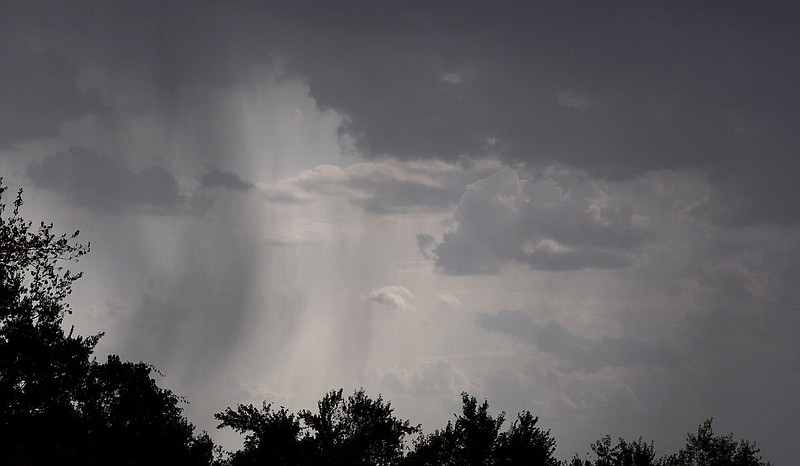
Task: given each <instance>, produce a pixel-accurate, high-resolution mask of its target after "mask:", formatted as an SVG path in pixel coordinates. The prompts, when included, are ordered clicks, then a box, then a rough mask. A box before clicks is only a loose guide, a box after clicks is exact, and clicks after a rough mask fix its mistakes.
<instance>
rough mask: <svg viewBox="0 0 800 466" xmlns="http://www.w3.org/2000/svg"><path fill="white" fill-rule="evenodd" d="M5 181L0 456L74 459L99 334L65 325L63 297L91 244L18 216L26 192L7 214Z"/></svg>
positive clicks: (0, 208)
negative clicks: (69, 266)
mask: <svg viewBox="0 0 800 466" xmlns="http://www.w3.org/2000/svg"><path fill="white" fill-rule="evenodd" d="M7 189H8V188H6V187H5V186H3V185H2V182H1V181H0V438H2V439H3V441H4V443H5V445H7V446H8V447H7V448H4V449H2V451H0V463H4V464H14V463H21V462H32V463H34V464H47V463H49V462H54V461H55V460H56V459H62V460H69V459H71V458H76V455H78V453H79V451H78V450H79V448H80V446H81V445H84V444H85V442H86V435H87V432H86V431H85V429H74V428H69V429H64V428H63V427H64V426H75V425H80V424H81V423H82V419H81V413H80V410H79V409H78V408H77V407H76V404H75V402H76V400H78V398H79V392H80V391H81V390H82V389H83V388H84V384H85V382H86V374H87V373H88V370H89V366H90V359H89V357H90V355H91V353H92V350H93V349H94V346H95V344H96V343H97V340H98V339H99V337H100V336H99V335H95V336H92V337H88V338H83V337H80V336H73V334H72V332H71V331H70V333H69V334H66V333H65V332H64V329H63V328H62V323H63V319H64V315H65V314H67V313H69V312H70V309H69V305H68V304H67V303H66V302H65V301H64V299H65V298H66V297H67V296H68V295H69V293H70V292H71V289H72V283H73V282H74V281H75V280H77V279H78V278H80V276H81V274H80V273H72V272H70V271H69V270H64V268H63V267H62V266H61V263H62V262H65V261H74V260H77V259H78V258H80V257H81V256H83V255H84V254H86V252H88V250H89V247H88V246H83V245H80V244H76V243H75V241H74V240H75V238H76V237H77V236H78V232H77V231H76V232H75V233H73V234H72V235H60V236H56V235H55V234H54V233H53V232H52V229H53V225H52V224H47V223H44V222H42V223H41V224H39V225H38V227H34V226H33V224H32V222H30V221H26V220H24V219H23V218H22V217H21V216H20V215H19V212H20V208H21V207H22V191H21V190H20V191H19V192H18V193H17V196H16V198H15V200H14V202H13V208H12V209H11V215H6V213H7V207H8V206H7V205H6V204H5V202H3V195H4V194H5V192H6V190H7Z"/></svg>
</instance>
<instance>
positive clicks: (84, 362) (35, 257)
mask: <svg viewBox="0 0 800 466" xmlns="http://www.w3.org/2000/svg"><path fill="white" fill-rule="evenodd" d="M6 190H7V188H6V187H5V186H3V185H2V180H0V439H2V445H3V447H2V448H0V464H10V465H14V464H32V465H49V464H87V465H94V464H98V465H99V464H108V465H113V464H126V465H138V464H160V463H162V462H164V461H167V462H172V463H178V464H208V463H209V462H210V460H211V448H212V443H211V440H210V438H209V437H208V436H207V435H201V436H199V437H194V436H193V435H192V430H193V427H192V425H191V424H189V423H188V421H187V420H186V419H185V418H184V417H183V415H182V411H181V409H180V407H179V405H178V403H179V402H180V399H179V398H178V397H177V396H175V395H174V394H172V393H171V392H169V391H168V390H163V389H160V388H159V387H158V386H157V385H156V383H155V381H154V380H153V378H152V377H151V373H152V371H153V368H152V366H149V365H147V364H143V363H139V364H132V363H127V362H125V363H123V362H121V361H120V360H119V358H118V357H115V356H112V357H110V358H109V359H108V361H107V362H106V363H98V362H97V361H94V360H92V359H91V355H92V351H93V350H94V347H95V345H96V344H97V341H98V340H99V338H100V336H101V335H94V336H90V337H81V336H77V335H74V334H73V331H72V330H70V331H69V332H65V330H64V328H63V323H64V316H65V315H66V314H68V313H69V312H70V307H69V305H68V303H67V302H66V298H67V297H68V296H69V294H70V292H71V291H72V284H73V283H74V282H75V280H77V279H79V278H80V277H81V274H80V273H73V272H71V271H70V270H69V269H67V268H66V265H65V264H67V263H69V262H73V261H76V260H78V259H79V258H80V257H81V256H83V255H84V254H86V253H87V252H88V250H89V247H88V245H87V246H83V245H81V244H78V243H77V242H76V237H77V236H78V232H77V231H76V232H75V233H73V234H71V235H60V236H59V235H56V234H54V233H53V232H52V230H53V225H52V224H51V223H44V222H42V223H40V224H39V225H38V227H34V226H33V223H32V222H30V221H26V220H24V219H23V218H22V217H21V216H20V208H21V207H22V204H23V202H22V191H19V192H18V193H17V196H16V198H15V199H14V201H13V208H12V209H11V212H10V215H8V209H7V205H6V204H5V203H4V202H3V199H4V197H3V196H4V194H5V192H6Z"/></svg>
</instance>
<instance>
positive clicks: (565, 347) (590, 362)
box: [478, 311, 675, 371]
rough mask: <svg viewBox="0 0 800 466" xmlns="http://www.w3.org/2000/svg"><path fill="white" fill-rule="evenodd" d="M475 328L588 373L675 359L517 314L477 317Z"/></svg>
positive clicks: (652, 348) (657, 347) (657, 348)
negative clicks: (550, 356) (502, 335)
mask: <svg viewBox="0 0 800 466" xmlns="http://www.w3.org/2000/svg"><path fill="white" fill-rule="evenodd" d="M478 325H479V326H481V327H483V328H485V329H487V330H491V331H495V332H500V333H504V334H506V335H509V336H510V337H513V338H515V339H517V340H519V341H521V342H523V343H527V344H529V345H531V346H534V347H536V348H537V349H539V350H540V351H544V352H545V353H550V354H552V355H554V356H555V357H557V358H559V359H561V360H562V361H564V362H566V363H568V364H569V365H570V366H575V367H577V368H580V369H584V370H588V371H596V370H598V369H600V368H602V367H609V366H616V367H634V366H640V365H645V366H669V365H672V364H673V362H674V357H675V355H674V354H673V353H672V351H671V350H670V349H669V348H668V347H667V346H666V345H665V344H664V343H663V342H659V343H655V344H654V343H648V342H645V341H641V340H637V339H635V338H631V337H627V336H626V337H622V338H609V337H603V338H600V339H591V338H586V337H582V336H580V335H576V334H575V333H573V332H571V331H570V330H569V329H566V328H564V327H562V326H561V325H559V324H557V323H555V322H552V321H549V322H547V323H546V324H545V325H539V324H536V323H534V322H533V320H532V319H531V318H530V317H529V316H528V315H526V314H525V313H523V312H521V311H500V312H498V313H497V314H479V315H478Z"/></svg>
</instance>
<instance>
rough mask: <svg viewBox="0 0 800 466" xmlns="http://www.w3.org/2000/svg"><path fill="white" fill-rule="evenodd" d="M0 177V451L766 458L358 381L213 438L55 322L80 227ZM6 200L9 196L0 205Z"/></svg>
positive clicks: (611, 460) (183, 456) (79, 252)
mask: <svg viewBox="0 0 800 466" xmlns="http://www.w3.org/2000/svg"><path fill="white" fill-rule="evenodd" d="M6 191H7V188H6V187H5V186H3V184H2V179H0V465H56V464H58V465H62V464H79V465H89V466H92V465H131V466H132V465H160V464H170V465H190V466H194V465H198V466H199V465H203V466H245V465H285V466H290V465H297V466H300V465H303V466H323V465H325V466H327V465H331V466H332V465H352V466H360V465H364V466H367V465H369V466H372V465H375V466H384V465H399V466H433V465H436V466H447V465H452V466H512V465H533V466H648V465H659V466H690V465H692V466H693V465H698V466H699V465H703V466H726V465H736V466H751V465H754V466H755V465H767V464H769V463H767V462H765V461H763V460H762V458H761V455H760V453H759V450H758V448H757V447H756V445H755V444H754V443H751V442H748V441H746V440H738V441H737V440H735V439H734V438H733V435H732V434H729V435H717V434H715V433H714V431H713V427H712V422H711V420H708V421H705V422H704V423H703V424H701V425H700V426H699V427H698V429H697V432H696V433H690V434H688V436H687V441H686V446H685V447H683V448H681V449H680V450H679V451H678V452H675V453H673V454H668V455H664V456H660V457H657V456H656V450H655V448H654V445H653V443H652V442H646V441H644V440H642V439H641V438H639V439H637V440H634V441H626V440H624V439H618V440H617V441H613V440H612V439H611V438H610V437H608V436H606V437H603V438H601V439H599V440H597V441H596V442H594V443H593V444H591V445H590V449H591V453H589V454H587V455H584V457H581V456H579V455H577V454H575V455H574V456H573V457H572V458H571V459H569V460H565V461H559V460H558V459H556V457H555V449H556V440H555V439H554V438H553V437H552V435H551V434H550V431H548V430H543V429H542V428H540V427H539V426H538V425H537V424H538V418H537V417H535V416H534V415H532V414H531V413H530V412H528V411H525V412H522V413H519V414H518V415H517V416H516V418H515V419H514V420H513V421H511V422H510V423H509V424H508V427H507V428H506V429H503V425H504V424H505V420H506V419H505V413H498V414H494V415H493V414H492V413H490V411H489V405H488V402H487V401H486V400H483V401H482V402H479V401H478V400H477V399H476V398H475V397H474V396H470V395H469V394H467V393H463V394H462V396H461V402H462V408H461V413H460V414H457V415H456V416H455V420H454V421H450V422H448V423H447V425H446V426H445V427H444V428H442V429H438V430H435V431H434V432H432V433H430V434H427V435H425V434H423V433H422V430H421V426H419V425H412V424H411V423H410V422H409V421H407V420H402V419H398V418H397V417H396V416H395V415H394V410H393V408H392V406H391V403H389V402H387V401H384V400H383V398H382V397H381V396H378V397H377V398H372V397H370V396H369V395H367V393H366V392H365V391H364V390H363V389H359V390H356V391H355V392H354V393H353V394H351V395H348V396H345V395H344V394H343V391H342V390H341V389H340V390H333V391H331V392H329V393H327V394H325V395H324V396H323V398H322V399H321V400H320V401H319V402H318V403H317V406H316V409H315V410H313V411H312V410H305V409H304V410H301V411H299V412H297V413H292V412H289V411H288V410H286V409H285V408H283V407H281V408H275V407H274V406H273V405H272V404H268V403H266V402H264V403H263V404H262V405H261V406H253V405H244V404H240V405H237V406H236V407H235V408H227V409H226V410H224V411H223V412H220V413H217V414H215V418H216V420H217V421H218V422H219V425H218V428H230V429H233V430H234V431H236V432H239V433H241V434H243V435H244V443H243V446H242V448H241V449H239V450H237V451H234V452H225V451H223V450H222V448H221V447H219V446H215V445H214V442H213V440H212V439H211V437H210V436H209V435H208V433H206V432H201V433H195V428H194V426H193V425H192V424H191V423H190V422H189V421H188V420H187V419H186V418H185V416H184V414H183V409H182V407H181V406H182V403H183V399H182V398H181V397H179V396H178V395H176V394H174V393H173V392H171V391H170V390H167V389H163V388H161V387H159V386H158V384H157V383H156V381H155V377H154V375H158V371H157V370H156V369H155V368H154V367H153V366H152V365H150V364H146V363H144V362H138V363H133V362H128V361H122V360H121V359H120V358H119V357H118V356H114V355H112V356H109V357H108V358H107V359H106V360H105V361H103V362H100V361H98V360H97V359H96V358H95V357H93V351H94V348H95V346H96V345H97V342H98V340H99V339H100V338H101V337H102V334H98V335H91V336H88V337H84V336H80V335H74V332H73V330H72V329H70V330H69V331H66V330H65V329H64V325H63V324H64V317H65V315H66V314H69V313H70V312H71V309H70V307H69V304H68V303H67V302H66V298H67V297H68V296H69V294H70V292H71V290H72V284H73V283H74V282H75V281H76V280H78V279H79V278H80V277H81V274H80V273H74V272H72V271H70V270H69V269H68V268H67V267H66V266H67V265H68V264H69V263H71V262H74V261H77V260H78V259H79V258H80V257H81V256H83V255H85V254H86V253H87V252H88V251H89V245H88V244H87V245H82V244H79V243H78V242H77V236H78V234H79V232H77V231H76V232H74V233H73V234H70V235H67V234H61V235H57V234H55V233H54V232H53V224H52V223H44V222H42V223H40V224H38V225H37V226H34V224H33V223H32V222H30V221H27V220H25V219H24V218H23V217H22V216H21V215H20V208H21V207H22V204H23V201H22V191H21V190H20V191H19V192H18V193H17V195H16V197H15V198H14V200H13V201H12V205H11V206H7V205H6V204H5V201H4V195H5V193H6ZM7 207H9V208H7Z"/></svg>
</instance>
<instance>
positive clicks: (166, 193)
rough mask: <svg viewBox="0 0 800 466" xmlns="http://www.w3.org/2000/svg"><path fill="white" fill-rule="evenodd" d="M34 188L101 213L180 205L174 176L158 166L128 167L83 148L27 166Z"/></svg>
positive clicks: (71, 149)
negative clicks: (57, 194) (46, 190)
mask: <svg viewBox="0 0 800 466" xmlns="http://www.w3.org/2000/svg"><path fill="white" fill-rule="evenodd" d="M27 172H28V176H29V177H30V179H31V181H32V182H33V184H34V185H35V186H38V187H41V188H44V189H48V190H50V191H53V192H56V193H59V194H61V195H63V196H64V197H65V198H66V199H68V200H70V201H71V202H73V203H75V204H77V205H80V206H83V207H88V208H92V209H97V210H102V211H109V212H111V211H115V210H118V209H122V210H126V209H130V208H136V207H153V208H167V207H174V206H176V205H178V204H179V203H180V202H181V195H180V193H179V187H178V183H177V181H176V180H175V177H174V176H173V175H172V174H171V173H169V172H168V171H166V170H164V169H163V168H161V167H156V166H146V167H144V168H141V169H138V170H136V169H132V168H130V167H129V166H128V165H127V164H126V163H125V162H124V161H123V160H121V159H119V158H115V157H111V156H107V155H101V154H99V153H97V152H94V151H92V150H90V149H87V148H85V147H72V148H70V149H69V150H68V151H66V152H61V153H59V154H56V155H53V156H49V157H46V158H44V159H42V160H39V161H34V162H31V163H30V164H29V165H28V170H27Z"/></svg>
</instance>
